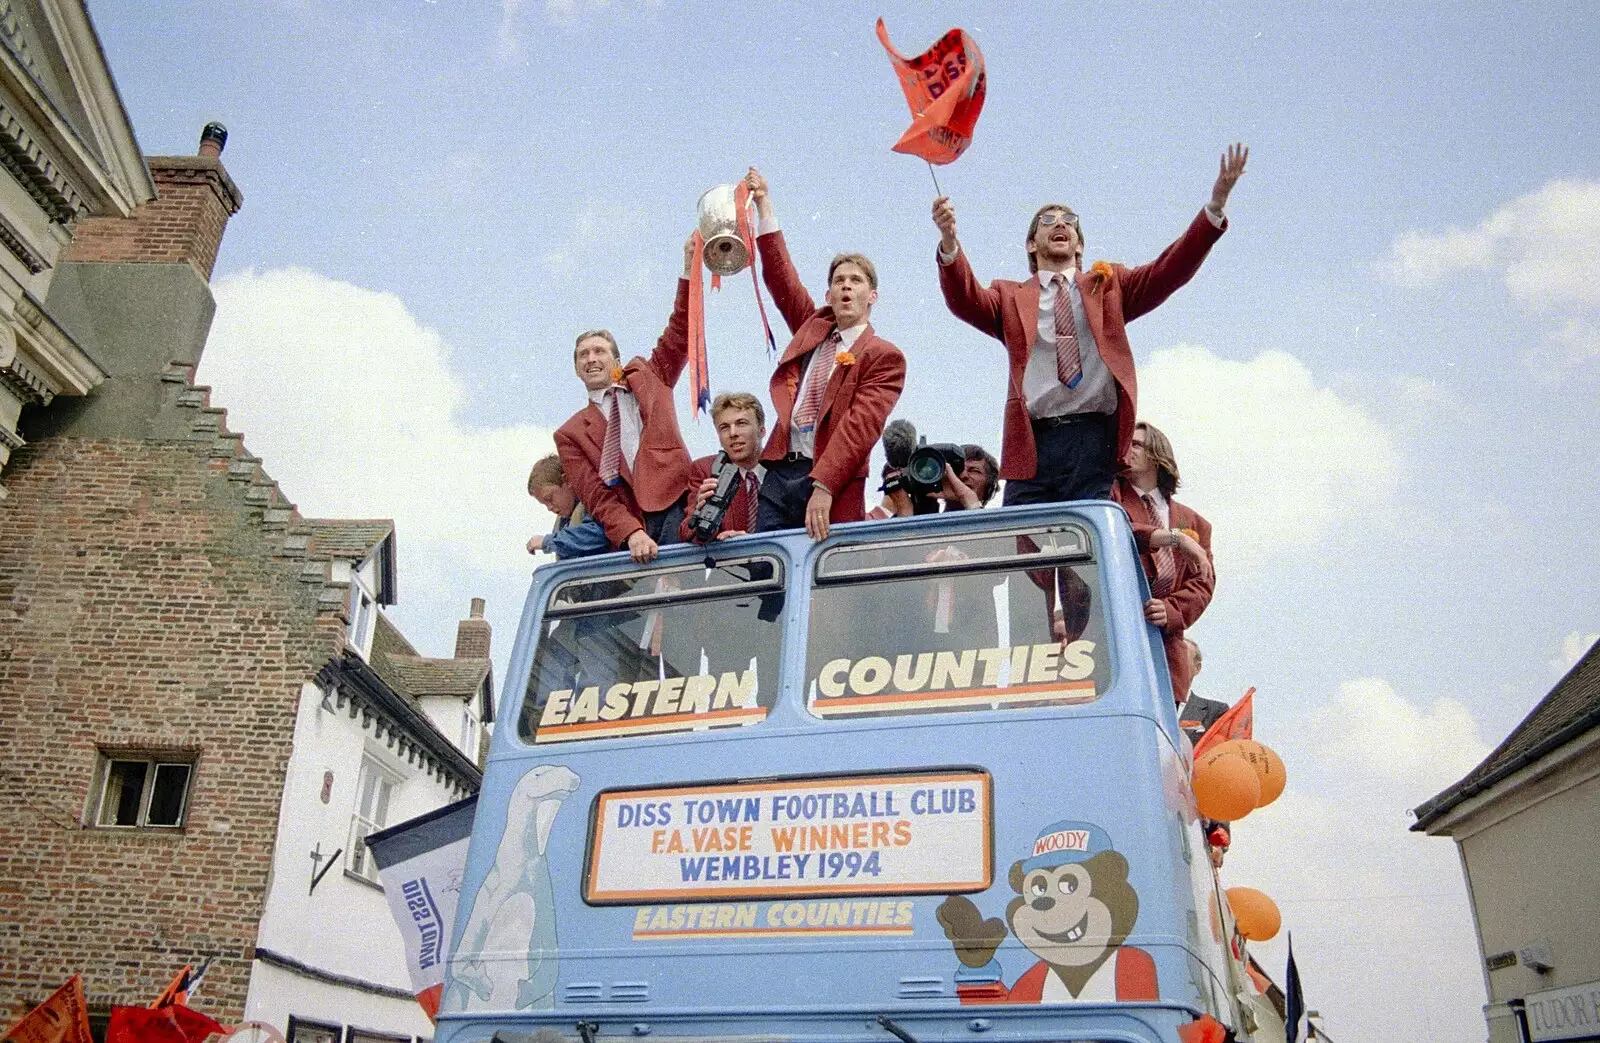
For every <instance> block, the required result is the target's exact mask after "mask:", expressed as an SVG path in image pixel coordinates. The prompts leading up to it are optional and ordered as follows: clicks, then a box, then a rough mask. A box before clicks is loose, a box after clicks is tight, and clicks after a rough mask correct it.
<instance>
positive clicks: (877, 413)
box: [745, 167, 906, 540]
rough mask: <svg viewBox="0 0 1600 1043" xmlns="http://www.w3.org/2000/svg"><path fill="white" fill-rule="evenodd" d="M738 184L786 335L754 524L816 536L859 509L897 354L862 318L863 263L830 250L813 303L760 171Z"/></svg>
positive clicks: (893, 385) (873, 286) (895, 383)
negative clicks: (755, 220)
mask: <svg viewBox="0 0 1600 1043" xmlns="http://www.w3.org/2000/svg"><path fill="white" fill-rule="evenodd" d="M745 183H746V184H747V185H748V186H749V188H750V196H751V198H753V199H754V200H755V201H756V211H757V213H758V214H759V215H760V219H761V220H760V227H759V228H758V229H757V231H758V233H759V234H758V235H757V236H756V246H757V248H758V249H759V250H760V251H761V267H762V275H763V276H764V277H765V279H766V283H767V290H768V291H769V292H770V293H771V294H772V300H773V303H774V304H776V305H777V307H778V311H779V312H780V313H781V314H782V315H783V320H784V322H785V323H787V324H788V326H789V329H790V331H791V332H792V333H793V334H794V339H792V340H791V341H789V345H788V347H786V348H784V349H783V354H782V356H780V357H779V359H778V367H777V369H776V370H774V371H773V374H772V384H771V394H772V406H773V412H774V413H775V414H776V415H775V416H774V417H773V428H772V433H771V434H770V435H769V436H768V438H767V446H766V449H765V451H764V452H762V454H761V460H762V462H763V463H764V464H766V466H767V476H766V478H765V479H764V480H763V481H762V483H761V505H760V509H759V517H758V519H757V522H756V528H757V529H759V530H762V531H765V530H769V529H788V528H794V527H796V526H799V525H804V526H805V528H806V532H807V533H808V534H810V536H811V538H812V539H814V540H821V539H826V538H827V535H828V526H829V524H830V523H831V522H845V521H860V520H861V519H862V517H863V516H864V515H865V513H866V484H867V464H868V461H869V460H870V459H871V457H872V447H873V445H874V444H875V443H876V442H877V441H878V437H879V436H880V435H882V434H883V426H884V424H885V423H886V422H887V421H888V419H889V414H890V413H891V412H892V411H893V410H894V404H895V403H896V402H897V401H899V399H900V392H901V390H903V389H904V388H905V383H906V359H905V356H904V355H902V354H901V353H900V349H899V348H897V347H895V346H894V345H893V344H890V343H889V342H888V341H886V340H884V339H883V338H882V337H880V336H878V335H877V333H875V332H874V331H873V329H872V326H871V325H870V324H869V321H868V320H869V319H870V318H871V316H872V305H873V304H874V303H876V301H877V299H878V272H877V270H876V269H875V268H874V267H873V266H872V262H871V261H869V260H867V259H866V258H865V257H863V256H861V255H860V254H840V255H839V256H837V257H835V258H834V259H833V263H832V264H830V265H829V266H828V293H827V298H826V300H827V303H826V304H825V305H824V306H823V307H821V308H818V307H817V306H816V302H815V301H813V300H812V298H811V294H810V293H808V292H806V288H805V286H804V285H803V284H802V283H801V282H800V276H799V274H798V273H797V272H796V271H795V269H794V262H793V261H791V260H790V258H789V248H788V246H787V244H786V243H785V242H784V238H783V232H782V231H781V230H780V229H779V227H778V222H777V219H776V218H775V217H774V216H773V212H772V199H771V197H770V196H769V195H768V192H767V181H766V179H765V178H763V177H762V176H761V174H760V173H759V172H757V171H756V168H755V167H751V168H750V172H749V173H748V174H747V175H745Z"/></svg>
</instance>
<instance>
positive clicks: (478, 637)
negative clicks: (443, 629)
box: [456, 598, 490, 659]
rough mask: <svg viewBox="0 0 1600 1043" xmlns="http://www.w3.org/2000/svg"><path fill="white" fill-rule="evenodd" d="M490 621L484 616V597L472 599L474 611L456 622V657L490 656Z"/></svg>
mask: <svg viewBox="0 0 1600 1043" xmlns="http://www.w3.org/2000/svg"><path fill="white" fill-rule="evenodd" d="M489 637H490V633H489V621H488V620H487V619H484V618H483V599H482V598H473V599H472V612H471V614H470V615H468V617H467V618H466V619H463V620H462V621H461V622H460V623H458V624H456V658H457V659H488V658H489Z"/></svg>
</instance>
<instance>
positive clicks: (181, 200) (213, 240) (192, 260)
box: [61, 123, 244, 281]
mask: <svg viewBox="0 0 1600 1043" xmlns="http://www.w3.org/2000/svg"><path fill="white" fill-rule="evenodd" d="M227 143H228V130H227V128H226V127H224V126H223V125H222V124H220V123H207V124H206V126H205V129H204V130H203V131H201V132H200V150H199V153H198V154H197V155H193V156H148V157H146V160H145V162H146V163H147V164H148V165H149V167H150V176H151V178H153V179H154V180H155V183H156V198H155V199H153V200H151V201H150V202H148V203H145V204H144V205H142V206H140V207H138V208H137V209H136V210H134V212H133V213H132V214H130V215H129V216H127V217H91V218H87V219H85V220H83V221H80V222H78V224H77V226H76V227H74V228H73V232H72V234H73V241H72V243H71V244H70V245H68V246H67V248H66V249H65V250H64V251H63V252H62V254H61V260H63V261H100V262H108V263H127V264H175V263H179V262H187V263H189V264H190V265H192V266H193V267H194V270H195V271H196V272H198V273H199V274H200V277H201V278H202V279H205V280H207V281H209V280H210V279H211V269H212V268H214V267H215V266H216V263H217V250H218V249H220V248H221V246H222V233H223V231H224V230H226V228H227V227H228V218H229V217H231V216H233V215H234V214H236V213H238V212H239V207H240V206H241V205H242V204H243V203H244V196H243V194H241V193H240V191H239V189H238V186H236V185H235V184H234V183H233V179H232V178H230V177H229V176H228V171H227V169H226V168H225V167H223V165H222V159H221V158H220V157H221V156H222V150H223V147H224V146H226V145H227Z"/></svg>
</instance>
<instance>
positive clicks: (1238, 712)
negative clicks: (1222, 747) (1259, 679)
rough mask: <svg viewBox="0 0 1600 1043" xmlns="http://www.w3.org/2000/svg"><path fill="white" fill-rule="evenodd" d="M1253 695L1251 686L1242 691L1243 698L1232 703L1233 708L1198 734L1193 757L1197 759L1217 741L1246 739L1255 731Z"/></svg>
mask: <svg viewBox="0 0 1600 1043" xmlns="http://www.w3.org/2000/svg"><path fill="white" fill-rule="evenodd" d="M1255 697H1256V690H1255V689H1254V688H1251V689H1250V690H1248V691H1247V692H1245V693H1244V698H1243V699H1240V700H1239V701H1238V702H1236V703H1234V704H1233V708H1232V709H1230V710H1229V711H1228V712H1227V713H1225V714H1223V715H1222V716H1221V717H1218V718H1217V719H1216V722H1215V723H1213V724H1212V725H1211V727H1209V728H1207V729H1206V733H1205V734H1204V735H1202V736H1200V741H1199V742H1197V743H1195V744H1194V759H1195V760H1197V761H1198V760H1199V759H1200V756H1201V754H1203V753H1205V752H1206V751H1207V750H1209V749H1210V748H1211V747H1213V746H1216V745H1217V744H1219V743H1224V742H1227V741H1228V740H1229V739H1248V738H1250V736H1251V734H1252V733H1253V732H1254V731H1255V716H1256V711H1255Z"/></svg>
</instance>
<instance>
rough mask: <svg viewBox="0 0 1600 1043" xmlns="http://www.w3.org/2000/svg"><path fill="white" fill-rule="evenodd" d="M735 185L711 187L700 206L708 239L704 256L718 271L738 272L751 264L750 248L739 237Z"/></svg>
mask: <svg viewBox="0 0 1600 1043" xmlns="http://www.w3.org/2000/svg"><path fill="white" fill-rule="evenodd" d="M733 188H734V186H732V185H718V186H716V187H715V188H711V189H708V190H707V191H706V193H705V195H703V196H701V197H700V203H699V205H698V207H696V209H697V210H698V212H699V219H700V237H701V238H702V239H704V240H705V242H706V245H705V249H704V250H703V251H702V253H701V256H702V257H703V258H704V259H705V262H706V267H707V268H710V269H711V270H712V271H713V272H715V273H716V274H718V275H737V274H739V273H740V272H742V271H744V270H745V268H747V267H748V266H749V264H750V251H749V250H748V249H746V248H745V245H744V240H743V239H740V238H739V208H738V206H737V205H736V204H735V203H734V191H733Z"/></svg>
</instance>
